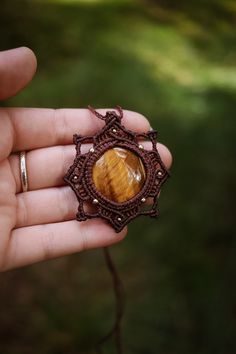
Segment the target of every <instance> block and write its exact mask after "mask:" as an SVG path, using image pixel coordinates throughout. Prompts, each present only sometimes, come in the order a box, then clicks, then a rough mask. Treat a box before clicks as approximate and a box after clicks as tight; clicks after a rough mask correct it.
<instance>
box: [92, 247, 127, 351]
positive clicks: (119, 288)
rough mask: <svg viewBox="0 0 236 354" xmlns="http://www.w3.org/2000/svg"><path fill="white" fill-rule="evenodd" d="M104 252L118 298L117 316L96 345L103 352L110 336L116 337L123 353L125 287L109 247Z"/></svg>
mask: <svg viewBox="0 0 236 354" xmlns="http://www.w3.org/2000/svg"><path fill="white" fill-rule="evenodd" d="M103 252H104V258H105V261H106V265H107V268H108V270H109V272H110V274H111V276H112V281H113V288H114V293H115V300H116V316H115V323H114V325H113V327H112V329H111V330H110V331H109V332H108V333H107V334H106V335H105V336H104V337H103V338H102V339H100V340H99V342H98V344H97V347H96V351H97V354H102V346H103V345H104V344H105V342H107V341H108V340H109V339H110V338H112V337H114V338H115V343H116V351H117V354H122V353H123V348H122V337H121V322H122V318H123V314H124V288H123V284H122V282H121V279H120V277H119V275H118V272H117V269H116V266H115V264H114V262H113V260H112V257H111V254H110V252H109V249H108V248H107V247H105V248H103Z"/></svg>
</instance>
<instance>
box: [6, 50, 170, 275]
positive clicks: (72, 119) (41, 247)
mask: <svg viewBox="0 0 236 354" xmlns="http://www.w3.org/2000/svg"><path fill="white" fill-rule="evenodd" d="M36 66H37V64H36V58H35V56H34V54H33V52H32V51H31V50H30V49H28V48H18V49H14V50H10V51H5V52H1V53H0V80H1V81H0V99H6V98H8V97H11V96H13V95H15V94H16V93H17V92H19V91H20V90H22V89H23V88H24V87H25V86H26V85H27V84H28V83H29V82H30V81H31V79H32V77H33V76H34V73H35V70H36ZM104 112H105V110H101V113H104ZM123 124H124V125H126V127H127V128H129V129H131V130H134V131H137V132H143V131H147V130H149V129H150V125H149V122H148V121H147V119H146V118H145V117H143V116H142V115H141V114H138V113H134V112H131V111H125V112H124V118H123ZM102 125H103V122H101V121H99V119H94V118H93V117H92V116H91V114H90V113H89V111H88V110H87V109H58V110H54V109H37V108H32V109H31V108H30V109H29V108H2V109H0V134H1V135H0V270H1V271H4V270H9V269H12V268H16V267H20V266H24V265H27V264H31V263H35V262H39V261H43V260H47V259H50V258H56V257H60V256H63V255H66V254H70V253H75V252H79V251H82V250H85V249H90V248H95V247H104V246H108V245H110V244H112V243H115V242H118V241H120V240H122V239H123V238H124V236H125V235H126V233H127V228H125V229H124V230H123V231H122V232H120V233H119V234H116V233H115V232H114V231H113V229H112V228H111V227H110V226H109V225H108V224H107V223H106V222H105V221H104V220H102V219H93V220H88V221H85V222H81V223H79V222H78V221H76V220H75V214H76V210H77V204H78V202H77V200H76V197H75V195H74V193H73V191H72V190H71V189H70V188H69V187H68V186H65V185H64V183H63V176H64V175H65V173H66V171H67V169H68V167H69V166H70V165H71V164H72V162H73V159H74V155H75V149H74V145H72V137H73V134H74V133H78V132H79V133H80V134H81V135H89V134H94V133H96V132H97V131H98V130H99V129H101V127H102ZM158 149H159V152H160V154H161V157H162V159H163V161H164V163H165V165H166V166H167V168H169V167H170V165H171V155H170V152H169V150H168V149H167V148H166V147H165V146H163V145H161V144H158ZM23 150H26V151H27V154H26V159H27V174H28V180H29V186H28V189H29V191H28V192H25V193H22V186H21V180H20V166H19V156H18V154H16V152H19V151H23Z"/></svg>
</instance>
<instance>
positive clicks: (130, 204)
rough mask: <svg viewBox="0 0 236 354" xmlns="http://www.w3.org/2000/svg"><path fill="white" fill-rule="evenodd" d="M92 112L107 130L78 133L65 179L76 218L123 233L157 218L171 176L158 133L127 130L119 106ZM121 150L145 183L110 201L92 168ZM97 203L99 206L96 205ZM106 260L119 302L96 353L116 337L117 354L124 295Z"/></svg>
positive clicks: (108, 256) (115, 272)
mask: <svg viewBox="0 0 236 354" xmlns="http://www.w3.org/2000/svg"><path fill="white" fill-rule="evenodd" d="M88 109H89V110H90V112H91V113H92V114H93V115H95V116H96V117H97V118H99V119H101V120H103V121H104V122H105V125H104V127H103V128H102V129H101V130H100V131H99V132H98V133H97V134H95V135H94V136H80V135H78V134H75V135H74V137H73V141H74V143H75V145H76V156H75V159H74V162H73V164H72V166H71V167H70V168H69V170H68V172H67V174H66V175H65V177H64V180H65V181H66V182H67V183H68V184H69V185H70V187H71V188H72V189H73V191H74V192H75V194H76V197H77V199H78V202H79V205H78V212H77V214H76V219H77V220H78V221H85V220H87V219H92V218H97V217H100V218H103V219H105V220H107V221H108V222H109V223H110V224H111V226H112V227H113V228H114V230H115V231H116V232H120V231H121V230H122V229H123V228H124V227H125V225H127V224H128V223H129V222H130V221H131V220H133V219H134V218H135V217H137V216H139V215H149V216H151V217H157V216H158V209H157V207H158V195H159V192H160V189H161V186H162V185H163V183H164V182H165V181H166V180H167V178H168V177H169V172H168V171H167V169H166V167H165V165H164V163H163V162H162V160H161V157H160V155H159V152H158V150H157V146H156V139H157V132H156V131H154V130H151V131H148V132H146V133H135V132H133V131H131V130H128V129H126V128H125V127H124V126H123V125H122V124H121V120H122V118H123V110H122V108H121V107H120V106H117V107H116V111H117V112H116V111H107V112H106V114H105V115H102V114H101V113H99V112H97V111H96V110H95V109H94V108H92V107H91V106H89V107H88ZM141 140H147V141H149V142H151V145H152V149H151V150H145V149H144V147H143V146H142V145H141V144H140V141H141ZM85 143H90V144H91V143H92V144H93V147H92V148H91V149H90V150H89V151H88V152H87V153H84V154H83V153H82V152H81V146H82V144H85ZM115 147H120V148H123V149H126V150H129V151H131V152H132V153H134V154H135V155H137V156H138V157H139V158H140V160H141V161H142V164H143V166H144V169H145V174H146V176H145V183H144V185H143V187H142V189H141V190H140V192H138V193H137V194H136V195H135V196H134V197H133V198H132V199H130V200H127V201H125V202H122V203H117V202H114V201H111V200H109V199H108V198H106V197H105V196H104V195H102V194H101V193H100V192H99V191H98V190H97V189H96V187H95V185H94V181H93V174H92V171H93V167H94V164H95V163H96V161H97V160H98V159H99V158H100V157H101V156H102V155H103V154H104V153H105V152H106V151H107V150H109V149H112V148H115ZM148 198H149V200H150V198H151V200H152V205H151V206H150V208H149V209H148V210H144V209H143V208H142V206H143V203H145V201H146V200H147V199H148ZM95 202H96V203H95ZM85 203H90V204H96V205H94V206H95V210H94V211H88V210H87V209H85V208H84V204H85ZM104 257H105V261H106V264H107V267H108V269H109V272H110V273H111V276H112V280H113V288H114V293H115V300H116V317H115V323H114V325H113V327H112V329H111V330H110V331H109V332H108V333H107V335H106V336H104V337H103V338H102V339H101V340H100V341H99V342H98V344H97V348H96V350H97V354H102V347H103V345H104V344H105V342H107V341H108V340H109V339H110V338H113V337H114V338H115V343H116V349H117V354H122V353H123V348H122V340H121V321H122V317H123V312H124V296H123V295H124V294H123V293H124V292H123V286H122V283H121V280H120V278H119V276H118V272H117V270H116V267H115V265H114V262H113V260H112V258H111V255H110V253H109V250H108V248H104Z"/></svg>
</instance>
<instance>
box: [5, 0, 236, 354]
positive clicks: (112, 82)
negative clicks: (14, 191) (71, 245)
mask: <svg viewBox="0 0 236 354" xmlns="http://www.w3.org/2000/svg"><path fill="white" fill-rule="evenodd" d="M235 26H236V2H235V1H234V0H191V1H190V0H179V1H174V0H173V1H172V0H158V1H148V0H146V1H145V0H143V1H142V0H140V1H135V0H133V1H132V0H120V1H119V0H113V1H112V0H87V1H86V0H83V1H82V0H77V1H76V0H74V1H72V0H71V1H70V0H54V1H53V0H51V1H34V0H31V1H30V0H28V1H26V0H19V1H17V0H15V1H14V0H1V3H0V33H1V36H0V49H2V50H3V49H9V48H11V47H15V46H21V45H27V46H29V47H31V48H32V49H33V50H34V51H35V53H36V54H37V57H38V72H37V75H36V77H35V79H34V81H33V83H32V84H31V85H30V87H28V88H27V89H26V90H25V91H24V92H23V93H21V94H19V95H18V96H17V97H15V98H14V99H12V100H9V101H7V102H4V103H2V105H7V106H12V105H13V106H38V107H86V106H87V105H88V104H92V105H93V106H95V107H108V106H111V107H112V106H114V105H116V104H120V105H122V106H123V107H125V108H126V109H131V110H134V111H138V112H141V113H143V114H144V115H146V116H147V117H149V119H150V121H151V124H152V126H153V128H155V129H157V130H158V131H159V139H160V141H161V142H163V143H165V144H167V145H168V146H169V148H170V149H171V150H172V153H173V156H174V165H173V168H172V178H171V179H170V180H169V181H168V183H167V184H166V185H165V186H164V187H163V192H162V195H161V198H160V208H161V216H160V218H159V220H158V221H155V220H152V219H145V218H140V219H138V220H136V221H135V222H133V223H132V224H131V226H130V229H129V234H128V236H127V238H126V239H125V241H123V242H122V243H121V244H119V245H116V246H114V247H113V248H112V254H113V256H114V259H115V261H116V263H117V266H118V268H119V271H120V275H121V278H122V279H123V282H124V286H125V289H126V314H125V319H124V326H123V329H124V346H125V354H157V353H160V354H189V353H191V354H211V353H212V354H235V353H236V340H235V338H236V337H235V335H236V282H235V277H236V260H235V257H236V237H235V236H236V234H235V218H236V210H235V209H236V208H235V198H236V188H235V184H236V183H235V182H236V168H235V155H236V142H235V140H236V123H235V106H236V101H235V98H236V27H235ZM68 237H70V235H68ZM113 318H114V298H113V291H112V284H111V279H110V276H109V273H108V272H107V269H106V267H105V263H104V260H103V255H102V251H101V250H94V251H89V252H84V253H81V254H78V255H73V256H68V257H65V258H62V259H58V260H54V261H50V262H46V263H42V264H38V265H34V266H31V267H27V268H24V269H19V270H15V271H11V272H8V273H6V274H1V275H0V354H13V353H14V354H15V353H20V354H32V353H37V354H41V353H42V354H65V353H67V354H78V353H81V354H85V353H93V349H94V345H95V343H96V341H97V340H98V338H100V336H101V335H102V334H104V333H106V331H107V330H108V329H109V328H110V326H111V324H112V321H113ZM104 353H109V354H112V353H114V349H113V347H112V343H109V344H108V345H107V347H106V350H105V351H104Z"/></svg>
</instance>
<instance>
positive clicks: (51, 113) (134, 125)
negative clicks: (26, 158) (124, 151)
mask: <svg viewBox="0 0 236 354" xmlns="http://www.w3.org/2000/svg"><path fill="white" fill-rule="evenodd" d="M107 110H109V109H99V110H98V111H99V112H100V113H102V114H105V112H106V111H107ZM112 110H114V109H112ZM1 115H4V116H5V119H8V120H9V122H10V128H11V129H12V131H13V134H12V141H11V144H12V149H11V150H12V151H21V150H32V149H36V148H42V147H49V146H54V145H68V144H71V143H72V139H73V134H75V133H79V134H80V135H93V134H95V133H96V132H97V131H99V130H100V129H101V128H102V127H103V125H104V121H102V120H101V119H98V118H97V117H95V116H94V115H93V114H92V113H91V112H90V111H89V110H88V109H40V108H6V109H1V110H0V116H1ZM0 122H1V119H0ZM122 123H123V125H125V126H126V127H127V128H128V129H130V130H133V131H136V132H145V131H148V130H149V129H150V124H149V122H148V120H147V118H145V117H144V116H143V115H141V114H140V113H136V112H133V111H127V110H124V117H123V119H122Z"/></svg>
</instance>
